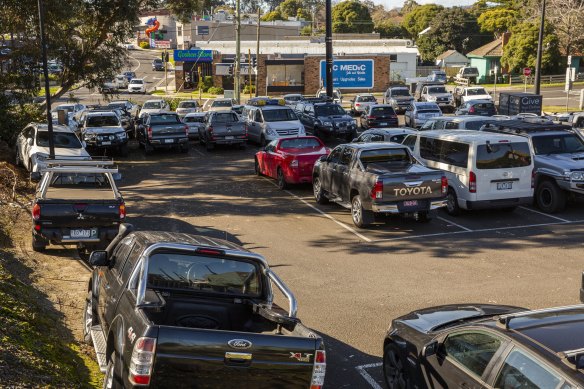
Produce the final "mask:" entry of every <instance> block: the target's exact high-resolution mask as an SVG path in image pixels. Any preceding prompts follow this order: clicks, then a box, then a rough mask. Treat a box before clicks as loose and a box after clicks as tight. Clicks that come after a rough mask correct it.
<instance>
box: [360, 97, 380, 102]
mask: <svg viewBox="0 0 584 389" xmlns="http://www.w3.org/2000/svg"><path fill="white" fill-rule="evenodd" d="M357 101H361V102H366V103H372V102H375V101H377V100H375V96H360V97H358V98H357Z"/></svg>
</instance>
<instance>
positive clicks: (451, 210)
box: [446, 188, 460, 216]
mask: <svg viewBox="0 0 584 389" xmlns="http://www.w3.org/2000/svg"><path fill="white" fill-rule="evenodd" d="M446 212H448V214H449V215H452V216H457V215H460V207H459V205H458V197H456V192H455V191H454V189H452V188H448V195H447V196H446Z"/></svg>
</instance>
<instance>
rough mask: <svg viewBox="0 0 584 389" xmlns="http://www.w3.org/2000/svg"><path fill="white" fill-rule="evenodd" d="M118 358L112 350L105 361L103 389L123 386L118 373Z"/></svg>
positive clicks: (119, 388)
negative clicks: (107, 360)
mask: <svg viewBox="0 0 584 389" xmlns="http://www.w3.org/2000/svg"><path fill="white" fill-rule="evenodd" d="M120 367H121V362H120V358H119V357H118V355H117V354H116V352H115V351H114V352H113V353H112V354H111V356H110V359H109V362H108V363H107V367H106V369H105V378H104V379H103V389H122V388H123V387H124V384H123V381H122V377H121V374H120V370H121V369H120Z"/></svg>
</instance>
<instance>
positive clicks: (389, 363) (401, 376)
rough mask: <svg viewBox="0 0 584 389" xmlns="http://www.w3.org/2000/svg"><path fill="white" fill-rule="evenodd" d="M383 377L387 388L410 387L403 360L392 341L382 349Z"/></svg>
mask: <svg viewBox="0 0 584 389" xmlns="http://www.w3.org/2000/svg"><path fill="white" fill-rule="evenodd" d="M383 378H385V383H386V384H387V387H388V388H389V389H409V388H410V387H411V384H410V379H409V377H408V375H407V372H406V368H405V364H404V360H403V358H402V357H401V355H400V352H399V348H398V347H397V346H396V345H395V344H394V343H388V344H387V345H386V346H385V348H384V350H383Z"/></svg>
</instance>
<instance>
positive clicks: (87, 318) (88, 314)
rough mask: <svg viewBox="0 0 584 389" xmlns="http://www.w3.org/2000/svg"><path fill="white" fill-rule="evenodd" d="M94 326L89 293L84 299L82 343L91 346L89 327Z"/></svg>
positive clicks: (91, 296)
mask: <svg viewBox="0 0 584 389" xmlns="http://www.w3.org/2000/svg"><path fill="white" fill-rule="evenodd" d="M95 324H96V321H95V318H94V315H93V294H92V293H91V292H89V293H88V294H87V298H86V299H85V310H84V311H83V342H84V343H87V344H91V327H93V326H94V325H95Z"/></svg>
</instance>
